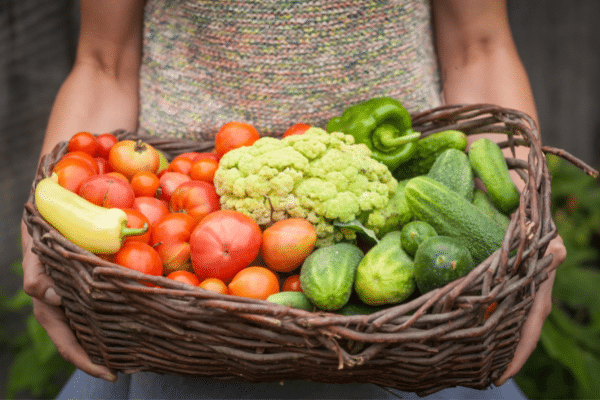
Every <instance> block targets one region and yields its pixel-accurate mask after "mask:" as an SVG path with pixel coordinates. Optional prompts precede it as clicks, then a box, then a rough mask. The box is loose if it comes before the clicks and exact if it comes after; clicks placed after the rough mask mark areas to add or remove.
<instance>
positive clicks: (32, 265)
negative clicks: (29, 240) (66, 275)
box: [23, 246, 60, 306]
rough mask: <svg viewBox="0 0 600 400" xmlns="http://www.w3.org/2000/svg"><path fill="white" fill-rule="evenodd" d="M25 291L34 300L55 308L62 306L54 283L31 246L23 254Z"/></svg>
mask: <svg viewBox="0 0 600 400" xmlns="http://www.w3.org/2000/svg"><path fill="white" fill-rule="evenodd" d="M23 290H24V291H25V293H27V294H28V295H29V296H31V297H33V298H36V299H39V300H41V301H44V302H47V303H48V304H51V305H54V306H58V305H60V296H58V295H57V294H56V292H55V290H54V282H52V279H51V278H50V277H49V276H48V274H46V271H45V270H44V266H43V265H42V263H41V262H40V259H39V258H38V257H37V256H36V255H35V254H34V253H33V251H31V246H29V247H28V248H27V250H26V251H25V253H24V254H23Z"/></svg>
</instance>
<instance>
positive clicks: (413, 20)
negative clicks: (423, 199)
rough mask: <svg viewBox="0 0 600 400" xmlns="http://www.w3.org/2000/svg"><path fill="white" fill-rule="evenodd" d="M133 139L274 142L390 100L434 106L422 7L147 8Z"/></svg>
mask: <svg viewBox="0 0 600 400" xmlns="http://www.w3.org/2000/svg"><path fill="white" fill-rule="evenodd" d="M145 11H146V14H145V28H144V48H143V61H142V67H141V71H140V73H141V77H140V79H141V87H140V133H142V134H150V135H161V136H175V137H179V138H196V139H199V140H212V139H213V138H214V135H215V134H216V132H217V131H218V130H219V128H220V127H221V126H222V125H223V124H224V123H225V122H229V121H243V122H248V123H251V124H253V125H254V126H255V127H256V128H257V129H258V130H259V132H260V133H261V135H276V134H278V133H279V134H280V133H282V132H284V131H285V130H286V129H287V128H288V127H289V126H291V125H292V124H294V123H296V122H304V123H309V124H312V125H315V126H321V127H324V126H325V125H326V123H327V121H328V120H329V119H330V118H331V117H333V116H335V115H339V114H340V113H341V112H342V111H343V110H344V109H345V108H347V107H348V106H350V105H352V104H354V103H356V102H358V101H361V100H366V99H368V98H371V97H375V96H391V97H395V98H397V99H398V100H400V101H401V102H402V103H403V104H404V105H405V106H406V107H407V108H408V109H409V110H411V111H414V110H419V109H425V108H431V107H435V106H437V105H439V104H440V82H439V74H438V70H437V61H436V57H435V53H434V48H433V38H432V32H431V25H430V24H431V21H430V5H429V1H427V0H389V1H382V0H376V1H364V0H346V1H344V0H287V1H282V0H256V1H242V0H224V1H221V0H219V1H215V0H148V3H147V5H146V10H145Z"/></svg>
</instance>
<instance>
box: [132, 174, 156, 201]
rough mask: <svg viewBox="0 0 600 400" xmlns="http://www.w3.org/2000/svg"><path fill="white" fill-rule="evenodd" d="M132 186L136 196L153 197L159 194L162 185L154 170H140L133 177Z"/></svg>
mask: <svg viewBox="0 0 600 400" xmlns="http://www.w3.org/2000/svg"><path fill="white" fill-rule="evenodd" d="M129 183H130V184H131V188H132V189H133V193H135V197H142V196H146V197H153V196H156V195H157V190H158V188H159V187H160V180H159V179H158V176H156V174H155V173H154V172H150V171H140V172H138V173H137V174H135V175H134V176H132V177H131V181H130V182H129Z"/></svg>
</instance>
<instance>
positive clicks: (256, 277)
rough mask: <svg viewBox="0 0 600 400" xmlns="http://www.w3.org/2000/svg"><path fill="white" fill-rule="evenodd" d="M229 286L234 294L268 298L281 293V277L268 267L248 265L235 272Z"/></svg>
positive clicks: (230, 291)
mask: <svg viewBox="0 0 600 400" xmlns="http://www.w3.org/2000/svg"><path fill="white" fill-rule="evenodd" d="M227 287H228V288H229V293H231V294H232V295H234V296H240V297H249V298H252V299H259V300H266V299H267V298H268V297H269V296H270V295H272V294H275V293H279V278H278V277H277V275H276V274H275V273H274V272H273V271H271V270H270V269H268V268H264V267H247V268H244V269H242V270H241V271H240V272H238V273H237V274H235V276H234V277H233V279H232V280H231V282H230V283H229V285H228V286H227Z"/></svg>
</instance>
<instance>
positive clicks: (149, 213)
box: [132, 196, 169, 226]
mask: <svg viewBox="0 0 600 400" xmlns="http://www.w3.org/2000/svg"><path fill="white" fill-rule="evenodd" d="M132 208H134V209H136V210H138V211H139V212H141V213H142V214H144V216H145V217H146V218H148V222H149V223H150V226H154V225H155V224H156V223H157V222H158V221H159V220H160V219H161V218H162V217H164V216H165V215H167V214H168V213H169V208H168V207H167V205H166V204H165V203H164V202H163V201H161V200H159V199H157V198H156V197H146V196H142V197H136V198H135V199H134V200H133V206H132Z"/></svg>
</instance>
